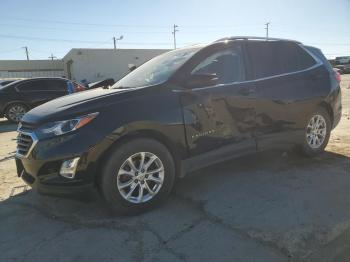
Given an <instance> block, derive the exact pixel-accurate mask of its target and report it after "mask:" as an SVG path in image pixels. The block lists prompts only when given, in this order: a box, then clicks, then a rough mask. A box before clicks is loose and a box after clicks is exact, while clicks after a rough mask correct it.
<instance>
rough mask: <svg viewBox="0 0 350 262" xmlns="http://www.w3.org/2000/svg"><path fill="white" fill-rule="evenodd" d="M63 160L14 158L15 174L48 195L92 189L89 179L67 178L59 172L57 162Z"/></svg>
mask: <svg viewBox="0 0 350 262" xmlns="http://www.w3.org/2000/svg"><path fill="white" fill-rule="evenodd" d="M60 162H63V161H55V163H54V162H44V163H41V161H40V163H39V162H37V161H33V160H27V159H21V158H16V167H17V174H18V176H19V177H21V178H22V180H23V181H24V182H25V183H26V184H28V185H29V186H30V187H32V188H33V189H34V190H35V191H37V192H38V193H42V194H48V195H80V194H83V193H87V192H89V191H92V190H94V183H93V181H92V180H91V179H87V178H85V179H84V178H82V177H84V174H83V173H81V172H80V178H78V179H68V178H65V177H62V176H61V175H60V174H59V167H60V165H58V163H60Z"/></svg>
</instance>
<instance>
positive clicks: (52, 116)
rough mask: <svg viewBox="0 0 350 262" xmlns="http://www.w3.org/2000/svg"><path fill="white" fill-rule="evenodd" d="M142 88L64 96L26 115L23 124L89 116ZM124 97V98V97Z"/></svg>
mask: <svg viewBox="0 0 350 262" xmlns="http://www.w3.org/2000/svg"><path fill="white" fill-rule="evenodd" d="M140 89H142V88H127V89H102V88H98V89H93V90H87V91H83V92H79V93H74V94H71V95H67V96H63V97H60V98H57V99H54V100H52V101H49V102H47V103H45V104H43V105H40V106H38V107H36V108H34V109H32V110H30V111H29V112H28V113H26V114H25V115H24V116H23V118H22V122H25V123H28V124H32V125H39V124H42V123H46V122H51V121H58V120H64V119H70V118H72V117H76V116H77V115H78V114H85V113H86V114H88V113H93V112H96V111H97V110H99V109H101V108H103V107H106V106H108V105H111V104H114V103H117V102H118V101H120V99H123V98H122V97H124V98H125V97H126V96H125V95H126V94H130V93H134V92H135V91H137V90H140ZM123 95H124V96H123Z"/></svg>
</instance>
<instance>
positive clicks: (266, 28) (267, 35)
mask: <svg viewBox="0 0 350 262" xmlns="http://www.w3.org/2000/svg"><path fill="white" fill-rule="evenodd" d="M265 25H266V27H265V30H266V40H268V39H269V25H270V22H267V23H266V24H265Z"/></svg>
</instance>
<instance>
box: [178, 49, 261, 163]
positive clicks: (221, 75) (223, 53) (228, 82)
mask: <svg viewBox="0 0 350 262" xmlns="http://www.w3.org/2000/svg"><path fill="white" fill-rule="evenodd" d="M243 50H244V47H243V46H242V45H241V44H234V45H232V46H225V48H222V47H221V48H219V49H218V48H213V50H208V51H207V52H206V53H205V54H204V55H203V56H202V57H200V59H198V60H199V61H198V63H197V65H196V66H194V68H193V69H192V70H191V71H190V76H189V77H191V75H192V76H193V75H196V74H198V75H201V74H215V75H216V77H217V83H216V84H214V85H209V86H206V85H204V86H196V87H192V88H191V87H189V88H190V89H189V90H186V91H184V92H182V93H181V95H180V100H181V103H182V107H183V112H184V123H185V130H186V138H187V143H188V146H189V153H190V155H191V156H192V157H193V156H197V155H201V154H211V153H213V154H212V155H213V156H212V158H221V159H222V158H225V157H232V155H233V154H236V153H237V154H241V153H242V154H243V153H244V152H247V151H249V152H250V151H255V150H256V143H255V139H254V131H255V114H256V112H255V106H254V101H255V86H254V83H253V82H245V75H246V70H245V59H244V55H243ZM215 152H216V153H217V154H216V153H215ZM209 161H213V162H215V161H214V160H213V159H210V160H209Z"/></svg>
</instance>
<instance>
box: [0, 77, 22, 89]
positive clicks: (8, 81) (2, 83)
mask: <svg viewBox="0 0 350 262" xmlns="http://www.w3.org/2000/svg"><path fill="white" fill-rule="evenodd" d="M18 80H19V79H18ZM18 80H12V79H11V80H0V88H1V87H3V86H6V85H8V84H11V83H12V82H15V81H18Z"/></svg>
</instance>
